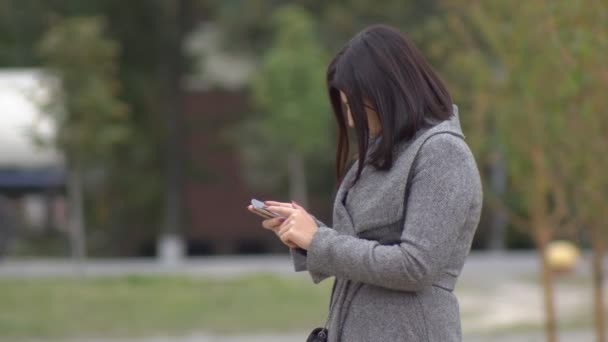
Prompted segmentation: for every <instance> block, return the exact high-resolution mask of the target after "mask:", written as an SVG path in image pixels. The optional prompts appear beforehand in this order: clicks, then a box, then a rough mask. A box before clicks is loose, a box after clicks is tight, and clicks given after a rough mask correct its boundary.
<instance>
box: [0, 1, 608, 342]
mask: <svg viewBox="0 0 608 342" xmlns="http://www.w3.org/2000/svg"><path fill="white" fill-rule="evenodd" d="M374 23H385V24H390V25H393V26H396V27H398V28H400V29H402V30H403V32H405V33H406V34H407V35H408V36H409V37H410V38H411V39H412V40H413V41H414V42H415V43H416V44H417V45H418V46H419V48H420V49H421V50H422V51H423V53H424V54H425V56H427V58H428V59H429V61H430V62H431V64H432V65H433V66H434V67H435V69H436V70H437V71H438V72H439V73H440V75H441V76H442V77H443V78H444V80H445V81H446V82H447V84H448V86H449V89H450V91H451V93H452V97H453V99H454V102H455V103H456V104H457V105H458V106H459V108H460V117H461V122H462V124H463V130H464V133H465V135H466V136H467V142H468V144H469V145H470V147H471V149H472V150H473V152H474V153H475V156H476V159H477V163H478V166H479V169H480V171H481V173H482V178H483V182H484V200H485V205H484V212H483V215H482V221H481V224H480V226H479V229H478V231H477V234H476V237H475V241H474V244H473V251H472V252H471V255H470V256H469V259H468V262H467V264H466V265H465V269H464V271H463V275H462V277H461V280H460V282H459V285H458V287H457V290H456V292H457V295H458V297H459V300H460V306H461V308H460V309H461V314H462V321H463V331H464V341H557V340H558V339H559V340H561V341H577V342H578V341H602V342H603V341H606V315H605V313H606V305H605V298H604V290H605V282H604V279H605V266H604V265H605V263H603V262H602V261H604V259H605V258H604V252H605V243H606V238H607V237H608V210H607V209H608V172H607V171H606V170H607V169H608V112H607V108H608V96H606V91H607V89H608V64H607V63H606V56H608V3H606V1H603V0H595V1H592V0H589V1H582V0H579V1H566V0H555V1H542V0H534V1H527V2H514V1H462V0H445V1H442V0H432V1H429V0H426V1H412V0H408V1H406V0H400V1H397V0H378V1H369V0H344V1H321V0H300V1H284V0H249V1H247V0H133V1H119V0H44V1H43V0H0V303H2V306H3V310H2V311H1V312H0V341H241V342H245V341H262V340H263V341H301V340H303V339H304V338H305V336H306V335H307V333H308V332H309V330H311V329H312V328H313V327H316V326H318V325H320V324H322V323H323V322H324V319H325V317H326V314H327V303H328V299H329V293H330V290H331V281H326V282H324V283H322V284H320V285H318V286H314V285H313V284H312V282H311V281H310V278H309V277H308V276H307V274H305V273H304V274H302V273H298V274H296V273H294V272H292V265H291V263H290V260H289V256H288V254H287V249H286V248H285V247H284V246H283V245H282V244H281V243H280V242H279V241H278V240H277V239H276V238H275V236H274V235H273V234H272V233H268V232H267V231H265V230H264V229H262V228H261V226H260V219H259V218H258V217H256V216H254V215H252V214H251V213H249V212H248V211H247V210H246V206H247V205H248V204H249V201H250V200H251V198H258V199H262V200H264V199H273V200H279V201H289V200H296V201H297V202H298V203H300V204H302V205H303V206H304V207H306V208H307V209H308V211H309V212H311V213H313V214H314V215H315V216H316V217H318V218H319V219H321V220H322V221H324V222H326V223H331V214H332V205H333V196H334V194H335V187H336V183H335V172H334V155H335V143H336V136H337V129H336V125H335V123H334V121H333V120H334V119H333V116H332V114H331V111H330V109H329V103H328V100H327V95H326V88H325V83H324V82H325V68H326V66H327V64H328V62H329V60H330V58H331V57H332V56H333V54H335V53H336V52H337V51H338V50H339V49H340V48H341V47H342V46H343V44H345V43H346V42H347V41H348V40H349V39H350V37H352V36H353V35H354V34H356V33H357V32H358V31H360V30H361V29H363V28H364V27H366V26H367V25H370V24H374Z"/></svg>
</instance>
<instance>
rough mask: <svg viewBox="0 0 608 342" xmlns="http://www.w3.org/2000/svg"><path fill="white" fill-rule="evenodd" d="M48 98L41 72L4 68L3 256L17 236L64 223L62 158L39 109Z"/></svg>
mask: <svg viewBox="0 0 608 342" xmlns="http://www.w3.org/2000/svg"><path fill="white" fill-rule="evenodd" d="M47 96H49V91H48V83H46V82H44V73H43V72H42V71H41V70H38V69H0V108H1V111H0V120H1V121H0V254H4V253H6V250H7V249H8V248H9V247H10V243H11V241H12V240H13V238H14V237H15V236H16V235H17V234H21V233H29V232H44V231H46V230H52V229H61V228H63V227H65V224H64V222H65V220H64V219H65V210H64V208H65V205H64V196H63V189H64V182H65V170H64V167H63V158H62V156H61V154H60V153H59V152H58V151H57V150H55V149H53V148H52V147H50V145H49V143H50V141H52V139H53V137H54V135H55V133H56V128H55V126H54V125H53V121H52V120H50V118H49V116H47V115H45V113H44V112H42V111H41V109H40V108H41V107H42V106H41V105H42V104H43V103H45V99H46V97H47Z"/></svg>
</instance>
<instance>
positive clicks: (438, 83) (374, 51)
mask: <svg viewBox="0 0 608 342" xmlns="http://www.w3.org/2000/svg"><path fill="white" fill-rule="evenodd" d="M327 87H328V90H329V98H330V101H331V105H332V109H333V112H334V115H335V117H336V121H337V123H338V146H337V150H336V176H337V179H338V186H339V184H340V182H341V181H342V177H343V176H344V173H345V171H346V166H347V163H348V161H349V160H348V159H349V158H348V155H349V141H348V131H347V127H346V113H343V110H342V100H341V97H340V91H342V92H343V93H344V94H345V95H346V98H347V100H348V105H349V107H350V111H351V114H352V117H353V121H354V124H355V131H356V135H357V141H358V152H359V153H358V155H359V156H358V159H359V165H358V169H357V175H356V177H355V180H354V182H353V184H354V183H355V182H357V180H358V179H359V177H360V176H361V172H362V170H363V167H364V164H365V162H366V158H367V157H368V148H369V139H370V138H369V127H368V123H367V114H366V111H365V105H364V99H366V100H367V101H369V103H370V104H371V105H372V106H373V108H374V109H375V111H376V112H377V113H378V117H379V121H380V124H381V127H382V131H381V133H380V135H379V136H378V140H377V141H376V143H375V144H374V149H373V150H371V151H369V163H370V164H372V165H374V166H375V167H376V168H377V169H380V170H388V169H390V168H391V167H392V165H393V148H394V146H395V145H396V144H397V143H399V142H401V141H407V140H410V139H412V137H414V135H415V134H416V132H417V131H418V130H419V129H421V128H424V127H427V126H429V125H430V122H432V121H443V120H447V119H449V117H450V116H451V114H452V98H451V97H450V94H449V92H448V90H447V88H446V86H445V85H444V83H443V81H442V80H441V79H440V78H439V76H438V75H437V74H436V73H435V71H434V70H433V68H432V67H431V65H430V64H429V63H428V62H427V61H426V59H425V58H424V56H423V55H422V53H421V52H420V51H419V50H418V48H416V46H415V45H414V44H413V43H412V42H411V41H410V40H409V39H408V38H407V37H406V36H405V35H404V34H402V33H401V32H399V31H398V30H397V29H395V28H393V27H390V26H386V25H374V26H370V27H368V28H366V29H364V30H363V31H361V32H359V33H358V34H357V35H356V36H354V37H353V38H352V39H351V40H350V41H349V42H348V43H347V44H346V45H345V46H344V47H343V48H342V49H341V50H340V51H339V52H338V53H337V54H336V56H335V57H334V58H333V59H332V60H331V62H330V63H329V66H328V68H327Z"/></svg>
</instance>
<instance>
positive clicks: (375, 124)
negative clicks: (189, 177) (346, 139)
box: [340, 91, 382, 137]
mask: <svg viewBox="0 0 608 342" xmlns="http://www.w3.org/2000/svg"><path fill="white" fill-rule="evenodd" d="M340 99H341V100H342V103H343V104H344V108H346V117H347V121H348V127H350V128H354V127H355V121H353V117H352V114H351V112H350V107H349V105H348V99H347V98H346V94H344V93H343V92H342V91H340ZM363 103H364V105H365V113H366V114H367V123H368V125H369V132H370V134H371V135H372V136H374V137H375V136H376V135H378V134H379V133H380V131H381V129H382V126H381V125H380V120H379V119H378V113H377V112H376V111H375V110H374V108H373V107H372V106H371V104H370V103H369V101H367V100H366V99H364V100H363Z"/></svg>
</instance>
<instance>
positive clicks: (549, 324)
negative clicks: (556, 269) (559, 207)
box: [537, 233, 557, 342]
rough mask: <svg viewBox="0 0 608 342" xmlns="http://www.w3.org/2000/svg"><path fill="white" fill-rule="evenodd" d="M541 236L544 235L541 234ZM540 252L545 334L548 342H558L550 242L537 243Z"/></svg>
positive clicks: (545, 240)
mask: <svg viewBox="0 0 608 342" xmlns="http://www.w3.org/2000/svg"><path fill="white" fill-rule="evenodd" d="M541 235H543V234H542V233H541ZM537 244H538V246H537V248H538V252H539V253H540V258H541V267H542V285H543V295H544V296H543V301H544V308H545V332H546V336H547V342H557V318H556V314H555V290H554V287H553V271H552V270H551V267H550V265H549V260H548V259H547V253H546V249H547V244H548V240H547V239H544V238H542V237H541V238H539V241H538V242H537Z"/></svg>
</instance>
